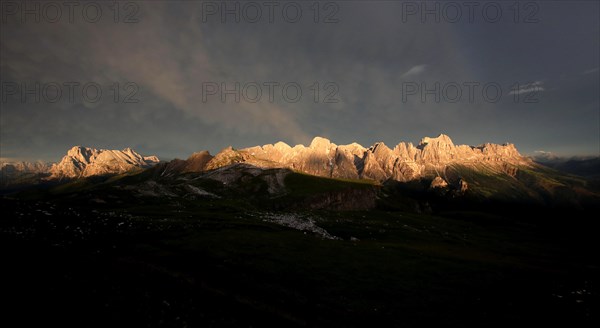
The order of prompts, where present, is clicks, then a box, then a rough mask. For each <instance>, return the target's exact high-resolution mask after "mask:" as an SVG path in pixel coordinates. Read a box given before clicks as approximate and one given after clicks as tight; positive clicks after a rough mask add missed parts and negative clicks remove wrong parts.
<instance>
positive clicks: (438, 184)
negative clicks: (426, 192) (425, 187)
mask: <svg viewBox="0 0 600 328" xmlns="http://www.w3.org/2000/svg"><path fill="white" fill-rule="evenodd" d="M447 187H448V182H446V180H444V179H443V178H442V177H435V179H433V181H431V184H430V185H429V188H430V189H439V188H447Z"/></svg>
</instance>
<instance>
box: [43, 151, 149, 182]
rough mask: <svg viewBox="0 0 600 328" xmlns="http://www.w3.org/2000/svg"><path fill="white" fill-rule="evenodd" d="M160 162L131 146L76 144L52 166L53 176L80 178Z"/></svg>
mask: <svg viewBox="0 0 600 328" xmlns="http://www.w3.org/2000/svg"><path fill="white" fill-rule="evenodd" d="M158 162H159V159H158V157H156V156H146V157H144V156H142V155H140V154H138V153H137V152H135V151H134V150H133V149H131V148H125V149H123V150H107V149H100V150H98V149H95V148H88V147H82V146H75V147H73V148H71V149H69V150H68V151H67V155H66V156H64V157H63V158H62V160H61V161H60V162H59V163H56V164H54V165H52V167H51V168H50V173H51V178H59V179H60V178H79V177H88V176H93V175H106V174H118V173H123V172H126V171H129V170H132V169H134V168H145V167H150V166H153V165H155V164H157V163H158Z"/></svg>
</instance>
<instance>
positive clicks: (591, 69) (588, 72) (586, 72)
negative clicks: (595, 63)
mask: <svg viewBox="0 0 600 328" xmlns="http://www.w3.org/2000/svg"><path fill="white" fill-rule="evenodd" d="M596 72H598V67H594V68H590V69H588V70H585V71H583V72H582V73H581V74H592V73H596Z"/></svg>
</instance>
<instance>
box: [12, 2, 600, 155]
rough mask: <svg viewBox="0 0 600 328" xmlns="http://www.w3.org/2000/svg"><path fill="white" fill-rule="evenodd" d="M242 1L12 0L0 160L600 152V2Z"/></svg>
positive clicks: (596, 153)
mask: <svg viewBox="0 0 600 328" xmlns="http://www.w3.org/2000/svg"><path fill="white" fill-rule="evenodd" d="M45 3H52V4H54V5H45V7H44V6H43V4H45ZM238 3H239V4H240V8H239V11H238V10H236V8H235V6H236V2H234V1H230V2H227V3H223V2H200V1H169V2H167V1H151V2H127V1H121V2H119V6H118V7H109V5H108V4H107V3H105V2H91V3H84V2H82V3H81V4H80V5H79V6H75V7H73V12H72V14H71V15H70V14H69V8H68V7H65V6H64V4H63V2H62V1H60V2H52V1H49V2H44V3H40V2H38V5H37V6H39V8H38V7H36V5H35V3H29V4H28V5H27V6H28V7H27V8H24V6H25V4H24V3H23V2H14V1H13V2H11V1H7V2H3V3H2V26H1V44H0V50H1V54H0V59H1V64H0V69H1V71H0V73H1V80H2V81H1V82H2V99H1V101H2V102H1V106H2V108H1V109H2V110H1V120H0V127H1V132H0V137H1V141H0V146H1V149H0V150H1V154H0V158H1V159H2V160H38V159H40V160H51V161H56V160H58V159H59V158H60V157H61V156H62V155H63V154H64V153H65V152H66V150H67V149H68V148H70V147H71V146H74V145H83V146H89V147H95V148H108V149H122V148H125V147H131V148H134V149H135V150H137V151H138V152H140V153H142V154H145V155H150V154H155V155H158V156H159V157H161V158H163V159H169V158H174V157H179V158H186V157H187V156H188V155H189V154H191V153H192V152H195V151H199V150H203V149H208V150H210V151H211V153H215V152H217V151H219V150H220V149H221V148H223V147H225V146H228V145H233V146H234V147H238V148H242V147H247V146H253V145H257V144H266V143H274V142H276V141H279V140H282V141H284V142H287V143H288V144H292V145H294V144H297V143H303V144H307V143H309V142H310V140H311V139H312V138H313V137H314V136H316V135H320V136H324V137H327V138H330V139H331V140H332V141H333V142H336V143H338V144H345V143H351V142H353V141H356V142H358V143H361V144H363V145H365V146H368V145H371V144H373V143H374V142H376V141H384V142H385V143H386V144H388V145H389V146H393V145H395V144H396V143H398V142H399V141H411V142H413V143H417V142H418V141H419V140H420V139H421V137H424V136H435V135H438V134H439V133H445V134H448V135H449V136H451V137H452V139H453V140H454V142H455V143H461V144H462V143H465V144H472V145H477V144H481V143H484V142H496V143H503V142H511V143H515V144H516V145H517V147H518V148H519V149H520V150H521V152H522V153H525V154H531V155H533V154H534V153H535V152H536V151H547V152H553V153H556V154H560V155H598V153H599V147H600V130H599V129H600V117H599V109H600V104H599V92H600V91H599V90H600V85H599V76H600V72H599V70H598V66H599V58H600V54H599V40H600V27H599V18H598V17H600V9H599V3H598V1H541V2H529V3H526V2H521V3H520V5H518V6H517V7H514V2H513V1H497V2H481V3H480V4H479V5H478V6H476V7H474V8H469V7H466V6H465V5H464V2H455V4H458V5H457V6H454V7H452V6H449V5H447V2H435V1H431V2H427V3H426V4H424V3H423V2H393V1H347V2H346V1H342V2H324V1H322V2H319V3H316V5H315V2H314V1H308V2H302V1H297V2H294V3H291V4H289V5H287V6H285V3H279V4H278V5H277V6H275V7H270V6H269V5H265V3H266V2H263V1H259V2H251V3H250V4H248V2H238ZM424 5H426V6H428V7H427V8H424V7H423V6H424ZM222 6H227V8H229V9H230V11H232V12H234V13H235V12H237V13H239V14H240V21H239V22H235V16H234V14H227V15H226V16H225V20H223V17H222V16H221V14H222V13H223V9H227V8H223V7H222ZM284 6H285V10H284ZM415 6H416V7H415ZM419 6H420V7H419ZM436 6H439V11H438V12H437V13H436V12H435V8H436ZM484 7H485V8H486V10H485V11H484V10H483V8H484ZM84 8H85V9H84ZM98 8H100V10H101V14H98V15H96V10H97V9H98ZM271 8H273V12H272V16H271V15H270V10H271ZM298 8H300V10H301V12H302V15H301V16H299V17H296V11H297V9H298ZM316 8H318V14H319V15H318V16H317V15H316V12H317V11H316ZM25 9H29V10H30V11H32V12H36V11H37V12H38V13H39V14H40V17H39V18H40V21H39V22H36V21H35V19H36V17H35V14H31V13H29V14H28V13H27V12H26V11H25ZM57 9H58V10H60V11H61V16H60V17H57ZM425 9H434V13H432V14H428V15H425V16H424V20H423V17H422V16H421V14H423V13H426V12H424V10H425ZM117 10H118V16H117V15H115V13H116V12H117ZM211 10H212V11H214V12H215V13H214V14H212V12H211ZM258 10H260V12H261V13H262V16H261V17H260V18H256V19H257V21H256V22H252V20H253V19H254V18H255V17H256V14H257V13H258V12H259V11H258ZM497 10H500V11H498V13H497ZM457 14H459V15H460V17H459V18H456V17H458V16H457ZM270 16H271V17H270ZM496 16H497V18H496ZM436 18H439V22H436ZM96 19H97V21H96V22H94V20H96ZM271 19H272V22H270V20H271ZM295 19H297V21H294V20H295ZM315 20H316V21H317V22H315ZM315 82H318V88H317V85H316V84H315ZM128 83H129V84H128ZM236 83H239V89H240V90H239V94H240V101H239V102H236V100H235V93H236V92H235V91H234V92H233V93H232V94H225V103H223V102H222V101H221V96H222V91H223V88H222V87H225V88H228V89H235V87H236ZM117 84H118V88H116V85H117ZM36 85H39V89H38V90H36ZM284 85H285V86H287V89H286V91H287V92H285V93H284V90H283V89H284V88H283V87H284ZM436 85H437V86H438V91H437V92H436V91H435V88H436ZM69 86H70V87H69ZM84 86H86V87H87V88H86V91H87V93H86V95H87V98H86V97H84V96H82V93H83V87H84ZM257 86H258V87H259V88H260V91H261V97H260V99H257V91H258V88H257ZM469 86H470V87H469ZM23 87H24V88H25V89H27V90H29V91H30V92H24V88H23ZM98 87H99V90H101V92H102V95H101V97H100V98H98V99H94V97H95V96H96V90H97V88H98ZM298 87H300V90H301V92H302V96H301V97H300V98H299V99H298V101H297V102H293V101H294V98H295V97H296V91H297V88H298ZM484 87H485V92H484ZM217 88H218V90H217ZM271 88H272V90H273V98H272V99H270V97H269V94H270V92H269V91H270V89H271ZM115 89H118V90H119V94H118V96H119V97H118V99H116V98H115ZM424 89H430V90H432V91H431V92H430V93H429V94H426V93H424V92H423V91H424ZM57 90H60V92H61V98H60V99H54V98H56V92H57ZM69 90H73V92H74V93H73V95H72V99H70V97H69ZM316 90H319V92H318V93H316ZM470 90H472V91H473V93H472V98H471V99H469V91H470ZM498 90H499V91H501V95H497V93H496V91H498ZM203 91H204V94H203ZM211 91H213V92H211ZM459 91H460V92H461V98H460V99H457V94H458V93H457V92H459ZM211 93H215V94H211ZM422 93H423V95H422ZM436 93H437V95H439V99H438V100H436V99H435V98H436ZM284 94H285V96H286V97H287V98H286V97H284V96H283V95H284ZM37 96H39V100H36V97H37ZM127 96H130V97H127ZM244 96H246V97H244ZM422 96H424V97H425V99H422ZM126 100H128V102H126ZM315 100H316V101H315ZM423 100H424V101H423ZM131 101H137V102H131Z"/></svg>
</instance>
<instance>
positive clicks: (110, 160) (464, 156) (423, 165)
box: [46, 134, 532, 188]
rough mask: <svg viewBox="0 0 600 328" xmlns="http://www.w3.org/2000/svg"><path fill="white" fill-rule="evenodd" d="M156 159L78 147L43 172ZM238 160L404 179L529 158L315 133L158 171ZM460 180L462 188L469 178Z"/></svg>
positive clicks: (511, 149)
mask: <svg viewBox="0 0 600 328" xmlns="http://www.w3.org/2000/svg"><path fill="white" fill-rule="evenodd" d="M158 162H159V160H158V158H157V157H156V156H147V157H144V156H142V155H140V154H138V153H136V152H135V151H133V150H131V149H129V148H126V149H123V150H104V149H101V150H97V149H93V148H86V147H80V146H77V147H73V148H71V149H70V150H69V151H68V152H67V155H66V156H65V157H63V159H62V160H61V161H60V162H59V163H57V164H54V165H53V166H52V167H51V168H50V169H49V170H48V169H46V170H48V171H49V172H50V174H51V177H52V178H78V177H87V176H93V175H103V174H116V173H122V172H126V171H128V170H131V169H133V168H145V167H150V166H153V165H155V164H157V163H158ZM239 163H244V164H248V165H252V166H255V167H258V168H287V169H291V170H294V171H297V172H302V173H306V174H311V175H316V176H321V177H328V178H341V179H370V180H375V181H379V182H385V181H388V180H394V181H401V182H405V181H411V180H416V179H421V178H430V179H434V178H435V177H437V176H440V175H441V174H443V173H444V172H445V169H446V168H447V167H451V166H453V165H462V166H469V167H481V168H484V169H486V170H488V171H489V170H491V171H494V172H498V173H501V174H506V175H510V176H515V175H516V172H517V171H518V170H519V167H522V166H529V165H531V163H532V162H531V160H529V159H528V158H526V157H523V156H521V154H519V152H518V151H517V149H516V148H515V146H514V145H512V144H504V145H498V144H490V143H486V144H483V145H480V146H467V145H455V144H454V143H453V142H452V140H451V139H450V137H448V136H447V135H444V134H441V135H439V136H438V137H435V138H431V137H425V138H423V139H421V142H419V144H418V145H416V146H414V145H413V144H412V143H406V142H400V143H398V144H397V145H396V146H394V147H393V148H390V147H388V146H387V145H385V144H384V143H383V142H377V143H375V144H373V145H372V146H370V147H368V148H367V147H363V146H361V145H359V144H357V143H351V144H348V145H336V144H334V143H332V142H331V141H330V140H328V139H326V138H322V137H315V138H314V139H313V140H312V142H311V143H310V145H308V146H304V145H296V146H293V147H292V146H290V145H287V144H286V143H284V142H277V143H275V144H267V145H263V146H255V147H250V148H245V149H234V148H233V147H227V148H224V149H223V150H221V151H220V152H219V153H217V154H216V155H215V156H212V155H211V154H210V153H209V152H208V151H200V152H197V153H194V154H192V155H191V156H190V157H189V158H188V159H186V160H173V161H171V162H169V163H166V164H164V169H163V170H162V172H163V173H162V174H163V176H168V175H171V174H180V173H193V172H196V173H199V172H205V171H211V170H215V169H218V168H221V167H225V166H229V165H234V164H239ZM455 182H456V181H453V183H455ZM464 183H465V186H466V183H467V181H464ZM465 188H466V187H465Z"/></svg>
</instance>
